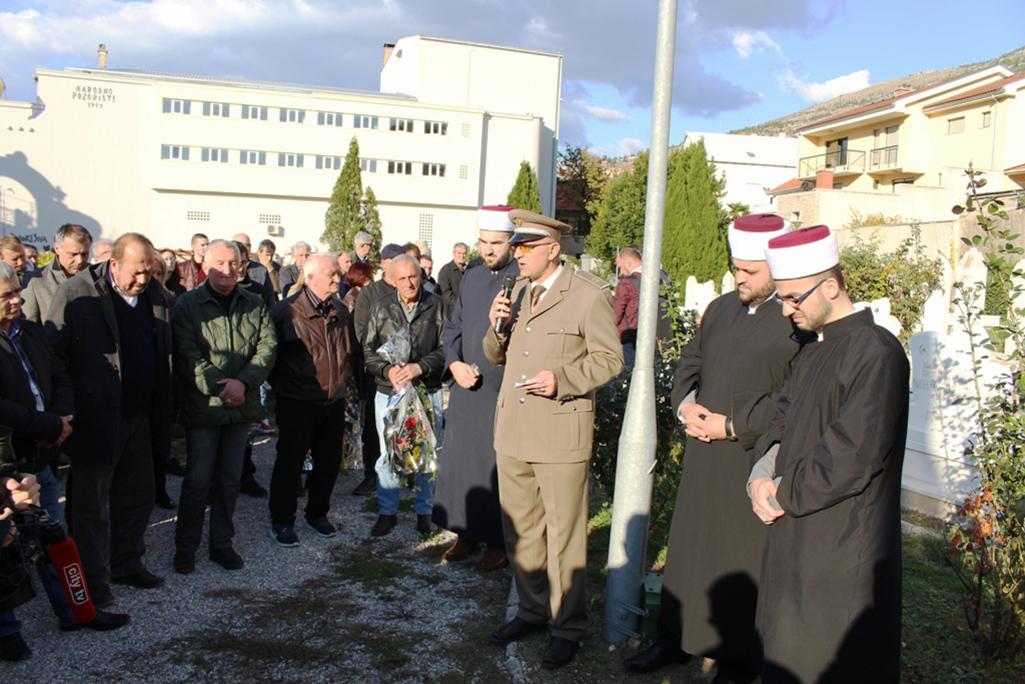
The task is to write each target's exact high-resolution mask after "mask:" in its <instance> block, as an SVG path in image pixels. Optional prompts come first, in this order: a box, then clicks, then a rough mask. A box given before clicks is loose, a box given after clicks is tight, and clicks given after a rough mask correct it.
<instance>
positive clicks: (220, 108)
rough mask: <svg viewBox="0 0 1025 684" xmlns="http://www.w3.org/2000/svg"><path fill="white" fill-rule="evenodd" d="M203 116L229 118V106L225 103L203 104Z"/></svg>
mask: <svg viewBox="0 0 1025 684" xmlns="http://www.w3.org/2000/svg"><path fill="white" fill-rule="evenodd" d="M203 116H223V117H225V118H227V117H228V116H231V105H229V104H228V103H227V102H204V103H203Z"/></svg>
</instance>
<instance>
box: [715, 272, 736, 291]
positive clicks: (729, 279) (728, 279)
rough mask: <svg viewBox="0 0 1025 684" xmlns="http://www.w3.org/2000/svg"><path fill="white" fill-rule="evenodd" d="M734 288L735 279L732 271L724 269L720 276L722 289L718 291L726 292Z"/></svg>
mask: <svg viewBox="0 0 1025 684" xmlns="http://www.w3.org/2000/svg"><path fill="white" fill-rule="evenodd" d="M736 289H737V279H736V278H735V277H734V276H733V274H732V273H730V272H729V271H726V273H724V274H723V276H722V289H721V290H719V291H720V292H721V293H722V294H726V293H727V292H733V291H734V290H736Z"/></svg>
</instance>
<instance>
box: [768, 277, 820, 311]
mask: <svg viewBox="0 0 1025 684" xmlns="http://www.w3.org/2000/svg"><path fill="white" fill-rule="evenodd" d="M827 280H829V278H823V279H822V280H820V281H819V282H817V283H815V285H814V286H813V287H812V288H811V289H810V290H808V291H807V292H805V293H804V294H802V295H800V296H799V297H780V298H779V300H780V301H781V302H783V303H784V304H789V305H790V306H792V307H794V308H795V309H799V308H801V303H802V302H803V301H804V300H806V299H808V297H811V295H812V293H813V292H815V290H817V289H819V285H821V284H822V283H824V282H826V281H827Z"/></svg>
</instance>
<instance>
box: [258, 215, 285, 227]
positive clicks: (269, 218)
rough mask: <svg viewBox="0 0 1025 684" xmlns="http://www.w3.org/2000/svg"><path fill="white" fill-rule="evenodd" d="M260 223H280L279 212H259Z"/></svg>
mask: <svg viewBox="0 0 1025 684" xmlns="http://www.w3.org/2000/svg"><path fill="white" fill-rule="evenodd" d="M260 223H270V224H273V225H275V226H277V225H280V224H281V214H260Z"/></svg>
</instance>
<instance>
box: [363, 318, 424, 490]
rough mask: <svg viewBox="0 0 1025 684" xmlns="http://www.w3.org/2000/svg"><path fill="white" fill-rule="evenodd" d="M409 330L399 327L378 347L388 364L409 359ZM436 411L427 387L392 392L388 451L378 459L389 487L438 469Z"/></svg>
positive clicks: (383, 480)
mask: <svg viewBox="0 0 1025 684" xmlns="http://www.w3.org/2000/svg"><path fill="white" fill-rule="evenodd" d="M410 348H411V344H410V339H409V333H408V332H407V331H406V330H399V331H398V332H397V333H396V334H395V335H393V336H392V337H391V339H389V340H388V341H387V342H385V343H384V344H383V345H381V346H380V347H379V348H378V349H377V353H378V354H380V355H381V356H382V357H383V358H384V359H385V360H386V361H388V363H391V364H395V365H403V364H405V363H406V362H407V361H408V360H409V354H410ZM434 419H435V416H434V410H433V408H432V406H431V401H430V398H429V397H428V396H427V388H426V387H424V385H423V383H421V382H416V381H414V382H412V383H409V384H407V385H405V386H404V387H402V388H401V389H399V390H397V391H395V392H392V394H391V396H389V397H388V405H387V407H386V409H385V414H384V417H383V422H384V445H385V453H383V454H381V458H380V459H379V460H378V462H377V467H376V470H377V474H378V477H379V478H380V480H381V485H382V486H383V487H385V488H396V487H400V486H401V484H402V478H404V477H406V476H408V475H414V474H417V473H435V472H437V470H438V454H437V442H436V439H435V435H434Z"/></svg>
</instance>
